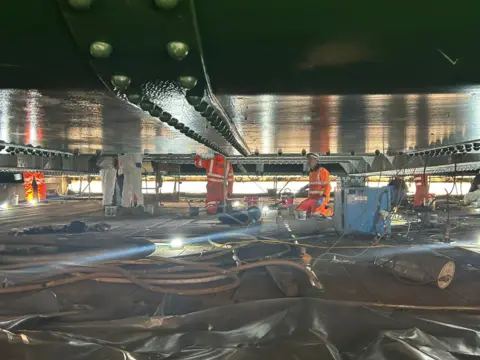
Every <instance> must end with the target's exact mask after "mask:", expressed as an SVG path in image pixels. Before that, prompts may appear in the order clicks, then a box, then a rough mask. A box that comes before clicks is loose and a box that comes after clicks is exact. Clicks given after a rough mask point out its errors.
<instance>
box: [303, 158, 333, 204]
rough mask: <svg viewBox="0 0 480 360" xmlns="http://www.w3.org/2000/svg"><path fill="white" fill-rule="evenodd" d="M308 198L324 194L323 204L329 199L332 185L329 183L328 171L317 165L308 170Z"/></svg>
mask: <svg viewBox="0 0 480 360" xmlns="http://www.w3.org/2000/svg"><path fill="white" fill-rule="evenodd" d="M308 180H309V188H308V197H309V198H320V197H321V196H325V202H324V203H325V204H327V203H328V201H329V200H330V192H331V191H332V185H330V173H329V172H328V170H327V169H325V168H323V167H317V168H314V169H312V170H311V171H310V174H309V177H308Z"/></svg>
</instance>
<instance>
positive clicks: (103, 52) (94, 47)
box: [90, 41, 113, 59]
mask: <svg viewBox="0 0 480 360" xmlns="http://www.w3.org/2000/svg"><path fill="white" fill-rule="evenodd" d="M112 51H113V47H112V45H110V44H108V43H106V42H103V41H95V42H94V43H92V44H91V45H90V54H91V55H92V56H93V57H96V58H100V59H105V58H108V57H109V56H110V55H111V54H112Z"/></svg>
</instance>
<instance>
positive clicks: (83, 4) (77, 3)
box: [68, 0, 93, 10]
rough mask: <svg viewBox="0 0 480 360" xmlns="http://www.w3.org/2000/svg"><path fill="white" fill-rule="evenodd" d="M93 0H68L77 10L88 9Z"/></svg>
mask: <svg viewBox="0 0 480 360" xmlns="http://www.w3.org/2000/svg"><path fill="white" fill-rule="evenodd" d="M92 3H93V0H68V5H70V6H71V7H72V8H74V9H75V10H88V9H90V6H92Z"/></svg>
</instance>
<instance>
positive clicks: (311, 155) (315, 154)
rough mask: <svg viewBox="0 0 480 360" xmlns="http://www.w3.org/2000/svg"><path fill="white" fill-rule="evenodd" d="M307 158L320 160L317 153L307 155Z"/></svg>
mask: <svg viewBox="0 0 480 360" xmlns="http://www.w3.org/2000/svg"><path fill="white" fill-rule="evenodd" d="M307 157H313V158H315V159H317V160H320V155H318V154H317V153H312V152H310V153H307Z"/></svg>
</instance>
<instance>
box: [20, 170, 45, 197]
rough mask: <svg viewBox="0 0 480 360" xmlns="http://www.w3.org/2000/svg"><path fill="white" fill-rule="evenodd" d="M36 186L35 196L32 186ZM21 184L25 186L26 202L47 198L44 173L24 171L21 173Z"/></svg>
mask: <svg viewBox="0 0 480 360" xmlns="http://www.w3.org/2000/svg"><path fill="white" fill-rule="evenodd" d="M34 185H36V187H37V196H34V195H35V194H34V189H33V186H34ZM23 186H24V187H25V200H26V201H27V203H31V204H32V203H36V202H37V201H45V200H47V187H46V185H45V175H44V174H43V173H42V172H32V171H26V172H24V173H23Z"/></svg>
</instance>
